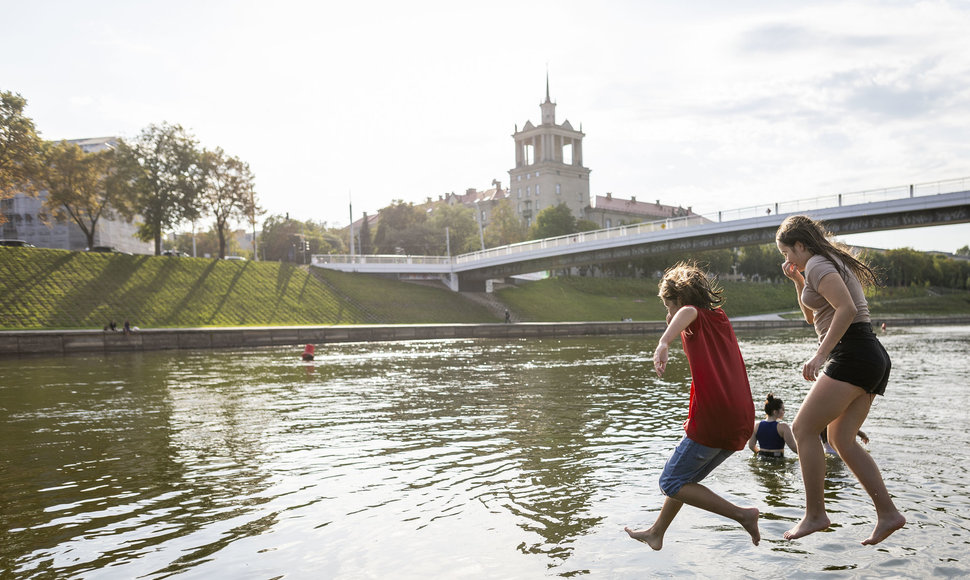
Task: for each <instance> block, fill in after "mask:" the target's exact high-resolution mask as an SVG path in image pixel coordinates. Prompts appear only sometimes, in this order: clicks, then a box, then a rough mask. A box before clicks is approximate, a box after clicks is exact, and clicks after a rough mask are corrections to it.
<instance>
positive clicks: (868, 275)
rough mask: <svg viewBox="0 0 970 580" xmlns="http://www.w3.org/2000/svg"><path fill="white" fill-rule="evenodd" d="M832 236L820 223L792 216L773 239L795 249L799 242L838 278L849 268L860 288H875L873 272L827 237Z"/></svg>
mask: <svg viewBox="0 0 970 580" xmlns="http://www.w3.org/2000/svg"><path fill="white" fill-rule="evenodd" d="M831 236H832V234H831V233H830V232H829V231H827V230H826V229H825V226H824V225H822V222H819V221H815V220H813V219H812V218H810V217H808V216H804V215H793V216H788V217H787V218H785V221H783V222H781V225H780V226H778V232H777V233H776V234H775V239H776V240H778V241H779V242H781V243H782V244H784V245H786V246H789V247H794V246H795V242H801V243H802V245H804V246H805V249H807V250H808V251H809V252H811V253H812V254H816V255H819V256H822V257H824V258H826V259H828V260H829V261H830V262H832V264H834V265H835V269H836V270H838V272H839V275H841V276H842V278H843V279H844V278H845V277H846V274H847V272H846V270H847V269H848V270H849V271H851V272H852V273H853V274H855V277H856V278H858V279H859V282H860V283H862V285H863V286H875V285H877V284H878V283H879V280H878V278H877V277H876V273H875V272H873V270H872V268H870V267H869V265H868V264H866V263H865V262H863V261H862V260H859V259H858V258H856V257H855V256H853V255H852V254H850V253H849V250H848V248H847V247H846V246H845V245H844V244H838V243H833V242H832V241H831V240H830V239H829V238H830V237H831Z"/></svg>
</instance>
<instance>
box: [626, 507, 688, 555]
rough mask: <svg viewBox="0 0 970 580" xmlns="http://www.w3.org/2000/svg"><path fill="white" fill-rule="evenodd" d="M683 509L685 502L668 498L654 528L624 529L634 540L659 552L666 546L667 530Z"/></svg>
mask: <svg viewBox="0 0 970 580" xmlns="http://www.w3.org/2000/svg"><path fill="white" fill-rule="evenodd" d="M682 507H684V502H682V501H679V500H676V499H674V498H672V497H667V498H665V499H664V505H663V507H662V508H660V513H659V514H657V521H655V522H654V523H653V525H652V526H650V527H649V528H647V529H645V530H631V529H630V528H629V527H626V528H623V529H624V530H626V533H628V534H630V537H631V538H633V539H634V540H638V541H640V542H643V543H644V544H646V545H648V546H650V547H651V548H653V549H654V550H659V549H661V548H663V546H664V534H666V533H667V528H668V527H670V523H671V522H672V521H674V517H676V516H677V513H678V512H680V508H682Z"/></svg>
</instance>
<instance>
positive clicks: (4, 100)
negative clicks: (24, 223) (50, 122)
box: [0, 91, 41, 224]
mask: <svg viewBox="0 0 970 580" xmlns="http://www.w3.org/2000/svg"><path fill="white" fill-rule="evenodd" d="M26 106H27V100H26V99H24V98H23V97H21V96H20V95H19V94H16V93H11V92H9V91H0V201H2V200H4V199H10V198H11V197H13V196H14V195H16V194H18V193H26V194H28V195H33V194H36V193H37V189H36V184H35V182H34V180H35V179H36V178H37V177H38V174H39V171H40V166H41V164H40V154H41V140H40V137H39V136H38V135H37V131H36V130H35V129H34V121H33V120H32V119H31V118H30V117H27V116H26V115H24V108H26ZM6 221H7V218H6V216H5V215H4V213H3V206H2V205H0V224H3V223H6Z"/></svg>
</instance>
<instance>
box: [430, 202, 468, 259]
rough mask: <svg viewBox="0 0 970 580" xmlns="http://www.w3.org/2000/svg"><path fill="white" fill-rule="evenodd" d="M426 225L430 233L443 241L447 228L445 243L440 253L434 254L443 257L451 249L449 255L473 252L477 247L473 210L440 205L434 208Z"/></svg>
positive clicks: (461, 206) (460, 206)
mask: <svg viewBox="0 0 970 580" xmlns="http://www.w3.org/2000/svg"><path fill="white" fill-rule="evenodd" d="M428 223H429V226H430V229H431V231H432V232H437V233H439V234H440V237H441V239H442V240H443V241H444V240H445V231H446V228H447V232H448V234H447V243H446V244H444V245H442V246H441V251H440V252H438V251H436V252H434V253H435V254H440V255H444V254H445V252H446V251H447V250H448V249H449V248H448V246H450V249H451V255H453V256H454V255H457V254H465V253H468V252H474V251H475V250H477V249H478V247H479V241H478V224H477V223H476V222H475V210H473V209H472V208H470V207H466V206H463V205H448V204H441V205H438V206H437V207H435V208H434V211H432V212H431V217H430V218H428Z"/></svg>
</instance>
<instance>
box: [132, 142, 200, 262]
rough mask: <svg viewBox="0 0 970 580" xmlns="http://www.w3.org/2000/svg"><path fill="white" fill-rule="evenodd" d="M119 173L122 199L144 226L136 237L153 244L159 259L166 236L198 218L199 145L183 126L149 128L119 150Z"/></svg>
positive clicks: (139, 229) (140, 227)
mask: <svg viewBox="0 0 970 580" xmlns="http://www.w3.org/2000/svg"><path fill="white" fill-rule="evenodd" d="M118 170H119V174H120V175H121V176H122V177H123V183H124V188H123V192H124V195H125V196H126V197H127V198H128V200H129V201H130V204H131V207H132V208H133V209H134V211H136V212H137V213H138V214H140V215H141V217H142V219H143V220H144V222H143V223H142V224H141V225H140V226H139V228H138V234H137V235H138V237H139V239H141V240H143V241H150V240H154V241H155V255H156V256H157V255H159V254H160V253H161V249H162V233H163V232H165V231H167V230H171V229H173V228H174V227H175V226H176V225H177V224H178V223H179V222H181V221H183V220H187V221H194V220H196V219H197V218H198V217H199V206H198V203H199V200H198V197H199V193H200V192H201V191H202V190H203V188H204V187H205V171H204V168H203V163H202V156H201V153H200V152H199V149H198V144H197V143H196V141H195V139H194V138H193V137H192V136H191V135H189V134H188V133H187V132H186V131H185V130H184V129H183V128H182V127H181V126H180V125H169V124H167V123H162V124H161V125H154V124H153V125H149V126H148V127H147V128H145V129H144V130H142V132H141V133H140V134H139V135H138V137H137V138H136V139H135V140H134V141H132V142H131V143H128V142H126V141H122V142H121V143H120V144H119V147H118Z"/></svg>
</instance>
